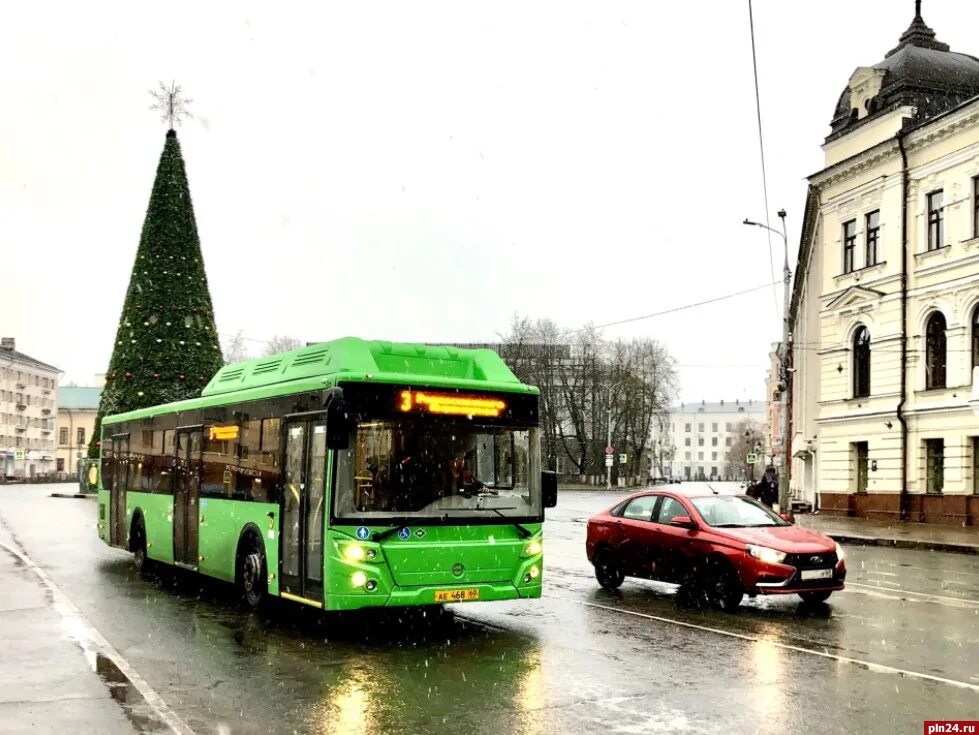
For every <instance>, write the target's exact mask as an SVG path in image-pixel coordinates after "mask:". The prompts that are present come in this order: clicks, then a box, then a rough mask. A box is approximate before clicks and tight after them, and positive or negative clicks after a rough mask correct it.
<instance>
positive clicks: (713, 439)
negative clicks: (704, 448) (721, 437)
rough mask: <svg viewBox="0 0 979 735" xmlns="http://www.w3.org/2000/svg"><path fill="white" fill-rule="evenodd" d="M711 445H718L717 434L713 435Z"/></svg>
mask: <svg viewBox="0 0 979 735" xmlns="http://www.w3.org/2000/svg"><path fill="white" fill-rule="evenodd" d="M710 445H711V446H712V447H716V446H717V437H716V436H714V437H711V440H710Z"/></svg>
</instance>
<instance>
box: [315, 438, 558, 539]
mask: <svg viewBox="0 0 979 735" xmlns="http://www.w3.org/2000/svg"><path fill="white" fill-rule="evenodd" d="M536 442H537V430H536V429H531V430H514V429H509V428H501V427H498V426H493V427H488V426H473V425H469V424H467V425H463V426H459V425H454V424H444V425H431V424H429V425H422V424H418V423H415V422H412V421H371V422H365V423H361V424H359V425H358V427H357V430H356V431H355V432H354V433H353V436H352V441H351V442H350V448H349V449H347V450H345V451H341V452H338V453H337V458H338V459H337V486H336V487H337V490H336V494H335V501H334V512H335V515H336V517H337V518H338V519H343V518H350V519H358V520H360V519H365V518H371V519H383V518H385V517H404V516H411V517H413V518H416V517H438V518H445V517H448V518H454V519H460V520H461V519H465V518H467V517H470V518H471V517H473V516H477V517H488V516H504V517H506V518H521V519H526V518H538V517H540V514H541V492H540V467H539V464H540V462H539V459H538V451H537V449H536Z"/></svg>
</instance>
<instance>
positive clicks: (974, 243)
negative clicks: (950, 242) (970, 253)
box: [961, 235, 979, 250]
mask: <svg viewBox="0 0 979 735" xmlns="http://www.w3.org/2000/svg"><path fill="white" fill-rule="evenodd" d="M961 244H962V245H963V246H964V247H965V249H966V250H971V249H972V248H979V235H977V236H976V237H970V238H969V239H968V240H962V241H961Z"/></svg>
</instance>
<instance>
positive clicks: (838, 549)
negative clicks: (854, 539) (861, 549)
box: [836, 544, 846, 564]
mask: <svg viewBox="0 0 979 735" xmlns="http://www.w3.org/2000/svg"><path fill="white" fill-rule="evenodd" d="M845 558H846V552H845V551H843V547H842V546H840V545H839V544H837V545H836V563H837V564H839V563H840V562H841V561H843V559H845Z"/></svg>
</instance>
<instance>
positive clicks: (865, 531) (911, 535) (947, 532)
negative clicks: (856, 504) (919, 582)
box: [795, 514, 979, 554]
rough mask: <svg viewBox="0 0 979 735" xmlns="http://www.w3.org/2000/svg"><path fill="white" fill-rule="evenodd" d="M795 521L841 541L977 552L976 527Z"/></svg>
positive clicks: (812, 517)
mask: <svg viewBox="0 0 979 735" xmlns="http://www.w3.org/2000/svg"><path fill="white" fill-rule="evenodd" d="M795 522H796V523H797V524H798V525H800V526H803V527H804V528H811V529H812V530H813V531H819V532H820V533H825V534H826V535H827V536H830V537H831V538H833V539H835V540H836V541H839V542H840V543H843V544H847V543H850V544H861V545H866V546H892V547H895V548H899V549H926V550H930V551H950V552H954V553H958V554H979V528H974V527H970V528H960V527H955V526H939V525H936V524H932V523H900V522H898V521H877V520H869V519H866V518H837V517H832V516H823V515H812V514H799V515H797V516H796V517H795Z"/></svg>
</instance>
